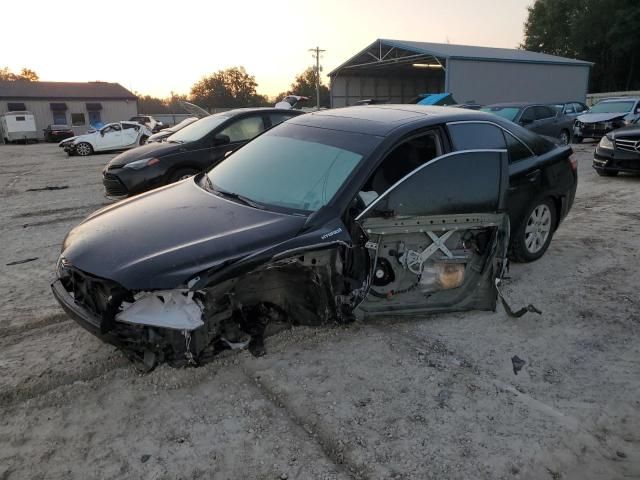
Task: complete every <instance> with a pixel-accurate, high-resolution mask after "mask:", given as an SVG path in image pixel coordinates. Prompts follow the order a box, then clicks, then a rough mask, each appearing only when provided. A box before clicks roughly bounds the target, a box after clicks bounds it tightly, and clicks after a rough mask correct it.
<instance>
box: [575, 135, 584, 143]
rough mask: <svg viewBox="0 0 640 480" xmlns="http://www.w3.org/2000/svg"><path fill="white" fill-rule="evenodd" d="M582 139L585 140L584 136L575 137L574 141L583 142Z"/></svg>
mask: <svg viewBox="0 0 640 480" xmlns="http://www.w3.org/2000/svg"><path fill="white" fill-rule="evenodd" d="M582 140H584V139H583V138H582V137H576V136H574V137H573V143H582Z"/></svg>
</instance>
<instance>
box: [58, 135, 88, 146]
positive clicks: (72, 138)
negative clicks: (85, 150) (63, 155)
mask: <svg viewBox="0 0 640 480" xmlns="http://www.w3.org/2000/svg"><path fill="white" fill-rule="evenodd" d="M80 137H82V135H76V136H75V137H69V138H65V139H64V140H62V141H61V142H60V143H58V146H61V145H62V144H64V143H73V142H75V141H76V140H77V139H78V138H80Z"/></svg>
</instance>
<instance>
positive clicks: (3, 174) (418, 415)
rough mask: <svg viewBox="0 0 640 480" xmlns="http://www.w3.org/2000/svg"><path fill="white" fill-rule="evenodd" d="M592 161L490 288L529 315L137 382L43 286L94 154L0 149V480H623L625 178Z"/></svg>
mask: <svg viewBox="0 0 640 480" xmlns="http://www.w3.org/2000/svg"><path fill="white" fill-rule="evenodd" d="M593 148H594V145H593V144H585V145H578V146H575V151H576V153H575V155H576V157H577V158H578V163H579V176H580V185H579V188H578V194H577V198H576V203H575V205H574V207H573V210H572V212H571V213H570V215H569V217H568V218H567V219H566V221H565V222H564V223H563V225H562V226H561V228H560V230H559V231H558V232H557V233H556V236H555V238H554V240H553V242H552V244H551V247H550V249H549V251H548V253H547V254H546V255H545V257H543V258H542V259H541V260H539V261H537V262H535V263H532V264H527V265H513V266H512V269H511V279H510V280H509V281H508V282H507V284H506V286H505V292H506V294H507V296H508V297H509V298H510V299H511V302H512V304H513V306H514V307H519V306H520V305H521V304H525V303H532V304H534V305H536V306H537V307H538V308H540V309H541V310H542V311H543V314H542V315H535V314H528V315H526V316H524V317H522V318H520V319H517V320H514V319H511V318H509V317H507V316H506V314H505V313H504V312H503V310H502V308H501V307H499V309H498V311H497V312H496V313H492V312H468V313H460V314H449V315H434V316H428V317H422V318H393V317H389V318H385V319H379V320H376V321H375V322H365V323H362V322H356V323H355V324H351V325H348V326H344V327H324V328H318V329H311V328H302V327H301V328H295V329H293V330H286V331H284V332H281V333H279V334H278V335H276V336H274V337H270V338H269V339H267V342H266V347H267V352H268V353H267V355H266V356H264V357H261V358H254V357H252V356H251V355H250V354H248V353H247V352H226V353H224V354H223V355H221V356H219V357H217V358H216V360H215V361H213V362H211V363H209V364H207V365H205V366H203V367H200V368H189V369H171V368H169V367H166V366H162V367H160V368H158V369H156V370H155V371H153V372H152V373H150V374H147V375H140V374H139V373H137V372H136V371H135V370H134V369H133V368H132V367H131V365H130V364H129V363H128V362H127V360H126V359H124V357H123V356H122V355H121V354H120V353H119V352H118V351H117V350H115V349H114V348H113V347H110V346H108V345H105V344H103V343H101V342H100V341H98V340H97V339H96V338H94V337H93V336H91V335H90V334H88V333H86V332H85V331H84V330H82V329H81V328H80V327H78V326H76V324H75V323H74V322H73V321H71V320H69V319H68V317H66V316H65V315H64V313H63V312H62V311H61V310H60V309H59V308H58V307H57V305H56V303H55V300H54V299H53V296H52V295H51V293H50V290H49V281H50V279H51V278H52V275H53V273H52V271H53V268H54V264H55V260H56V258H57V255H58V253H59V248H60V243H61V241H62V239H63V237H64V235H65V233H66V232H67V231H68V230H69V229H70V228H71V227H72V226H73V225H74V224H76V223H78V222H79V221H80V219H81V218H83V217H84V216H85V215H87V214H88V213H89V212H91V211H93V210H95V209H97V208H99V207H100V206H102V205H104V204H106V203H107V201H106V200H105V199H104V197H103V196H102V190H101V183H100V170H101V168H102V167H103V165H104V164H105V163H106V162H107V161H108V160H109V159H110V158H111V157H112V155H96V156H92V157H89V158H79V157H72V158H68V157H67V156H66V155H65V154H63V152H62V151H60V149H58V148H57V147H56V146H55V145H42V144H40V145H28V146H18V145H16V146H2V147H0V186H1V187H0V198H1V201H2V207H3V208H2V209H1V211H0V215H1V221H2V232H1V234H0V244H1V245H2V249H1V252H2V253H1V261H0V269H1V271H2V275H0V371H1V372H2V375H1V376H0V479H26V478H33V479H40V478H42V479H44V478H47V479H51V478H53V479H58V478H60V479H62V478H64V479H76V478H77V479H87V478H118V479H119V478H130V479H136V478H145V479H147V478H149V479H177V478H180V479H196V478H207V479H209V478H220V479H227V478H228V479H232V478H234V479H235V478H256V479H284V478H289V479H294V478H300V479H308V478H314V479H315V478H320V479H343V478H345V479H346V478H362V479H365V478H372V479H373V478H385V479H386V478H395V479H409V478H416V479H425V478H428V479H431V478H433V479H436V478H437V479H449V478H451V479H458V478H459V479H467V478H473V479H496V478H500V479H502V478H504V479H512V478H513V479H545V478H548V479H565V478H566V479H573V478H575V479H628V478H640V374H639V373H638V372H639V371H640V342H639V341H638V334H639V332H640V298H639V297H638V294H637V291H638V285H640V268H639V267H640V259H639V257H638V256H639V252H640V249H639V247H640V213H639V212H640V177H630V176H620V177H617V178H600V177H598V176H597V175H596V174H595V172H594V171H593V170H592V169H591V166H590V164H591V156H592V152H593ZM46 187H67V188H63V189H58V190H32V189H42V188H46ZM28 259H35V260H32V261H29V262H26V263H20V264H16V265H7V264H8V263H12V262H15V261H20V260H28ZM514 355H517V356H518V357H520V358H521V359H523V360H524V361H525V362H526V363H525V364H524V367H523V368H522V370H521V371H520V372H519V373H518V374H517V375H516V374H514V371H513V365H512V360H511V358H512V357H513V356H514Z"/></svg>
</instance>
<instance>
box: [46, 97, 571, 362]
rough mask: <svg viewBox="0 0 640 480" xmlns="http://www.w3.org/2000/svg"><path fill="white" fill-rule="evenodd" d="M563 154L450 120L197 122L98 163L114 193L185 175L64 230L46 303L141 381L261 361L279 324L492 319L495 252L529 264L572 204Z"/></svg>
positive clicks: (282, 116) (397, 116) (294, 115)
mask: <svg viewBox="0 0 640 480" xmlns="http://www.w3.org/2000/svg"><path fill="white" fill-rule="evenodd" d="M284 120H286V121H284ZM254 137H255V138H254ZM252 138H253V140H251V139H252ZM249 140H251V141H249ZM76 148H77V147H76ZM229 151H233V153H231V154H230V155H226V153H227V152H229ZM571 153H572V150H571V148H570V147H569V146H560V145H556V144H555V143H553V142H550V141H548V140H546V139H544V138H542V137H540V136H538V135H536V134H535V133H533V132H531V131H529V130H527V129H525V128H522V127H521V126H519V125H517V124H515V123H513V122H511V121H508V120H506V119H504V118H501V117H499V116H497V115H492V114H487V113H484V112H478V111H472V110H466V109H459V108H443V107H423V106H417V105H372V106H364V107H350V108H343V109H335V110H324V111H319V112H315V113H309V114H301V113H300V112H296V111H295V110H284V111H282V110H277V109H247V110H236V111H231V112H225V113H223V114H218V115H211V116H209V117H206V118H203V119H200V120H198V121H196V122H194V123H192V124H191V125H188V126H186V127H184V128H183V129H181V130H179V131H178V132H176V133H174V134H173V135H171V136H170V137H169V138H168V139H167V141H166V142H162V143H154V144H148V145H144V146H141V147H137V148H135V149H133V150H131V151H129V152H126V153H124V154H121V155H120V156H118V157H115V158H114V159H113V160H112V161H111V162H110V163H109V165H108V166H107V167H106V168H105V172H104V175H105V179H108V178H109V177H108V175H111V174H114V172H118V173H117V175H116V177H117V179H118V180H117V181H119V182H121V183H122V185H123V186H126V190H125V191H124V193H126V194H128V195H130V194H133V193H134V190H133V188H130V187H129V185H134V184H135V185H141V186H142V187H141V188H140V191H142V190H145V189H147V188H151V187H152V186H155V184H153V183H152V182H150V181H148V180H147V178H149V179H152V178H159V179H162V181H160V182H159V184H163V182H165V179H166V178H167V176H166V175H167V173H168V172H172V171H173V173H172V175H173V176H172V177H170V178H171V179H174V180H175V179H176V177H178V178H179V177H180V175H177V174H176V172H179V171H180V169H181V168H183V167H182V166H183V165H187V163H188V162H193V163H192V164H191V165H192V167H190V168H192V170H191V171H190V172H189V174H191V173H195V172H196V171H198V173H196V175H193V176H187V175H184V176H187V178H183V179H182V180H178V181H176V182H174V183H171V184H169V185H167V186H165V187H163V188H157V189H154V190H152V191H149V192H147V193H144V194H142V195H136V196H134V197H133V198H131V199H129V200H127V201H124V202H118V203H115V204H113V205H111V206H108V207H106V208H103V209H102V210H99V211H98V212H95V213H94V214H92V215H91V216H90V217H88V218H87V219H86V220H84V221H83V222H82V223H81V224H80V225H78V226H77V227H76V228H74V229H73V230H72V231H71V232H70V233H69V234H68V235H67V237H66V238H65V240H64V243H63V246H62V252H61V255H60V259H59V261H58V264H57V280H56V281H55V282H54V283H53V285H52V289H53V293H54V295H55V297H56V298H57V300H58V302H59V303H60V304H61V305H62V307H63V308H64V309H65V310H66V311H67V312H68V313H69V315H71V316H72V317H73V318H74V319H75V320H76V321H77V322H78V323H80V324H81V325H82V326H84V327H85V328H87V329H88V330H89V331H91V332H93V333H94V334H96V335H97V336H99V337H101V338H103V339H104V340H106V341H108V342H111V343H114V344H116V345H118V346H120V347H121V348H123V349H124V350H126V351H127V353H128V354H129V356H130V358H135V359H138V361H139V362H140V363H141V364H144V365H145V367H147V368H152V367H153V366H154V365H155V364H157V363H158V362H162V361H169V362H171V363H173V364H176V365H181V364H188V363H197V362H198V361H199V359H200V358H201V357H202V356H208V355H210V354H212V353H215V352H216V351H217V350H219V349H221V348H223V347H225V346H227V345H232V346H237V345H243V344H244V345H246V344H247V342H248V341H249V340H250V343H249V347H250V348H253V350H254V351H258V352H259V351H260V349H261V346H262V335H263V333H264V329H265V328H266V325H267V324H268V322H269V321H272V320H276V319H277V320H282V319H288V321H290V322H292V323H297V324H313V325H317V324H320V323H325V322H333V321H343V320H345V319H348V318H351V317H352V316H353V314H354V311H355V310H356V309H358V310H359V311H360V312H363V314H364V315H379V314H388V313H390V312H392V313H413V314H415V313H425V312H436V311H450V310H467V309H489V310H491V309H495V307H496V303H497V297H498V291H497V288H496V281H497V280H499V279H500V278H501V277H502V275H503V273H504V271H505V267H506V260H505V259H506V255H507V254H508V252H509V250H510V251H511V253H512V256H513V257H515V258H517V259H519V260H524V261H531V260H535V259H537V258H539V257H540V256H541V255H542V254H543V253H544V252H545V250H546V249H547V247H548V245H549V243H550V241H551V238H552V236H553V233H554V231H555V230H556V229H557V228H558V226H559V224H560V222H561V220H562V219H563V218H564V217H565V216H566V215H567V212H568V211H569V209H570V208H571V206H572V203H573V200H574V196H575V192H576V186H577V173H576V163H575V162H574V161H573V160H572V159H571ZM172 166H173V170H172ZM176 167H178V168H176ZM125 170H128V172H125ZM124 175H130V176H127V177H125V176H124ZM136 175H137V177H136ZM126 179H133V180H132V181H131V183H125V182H129V181H130V180H126ZM105 186H106V188H107V190H108V189H109V188H111V185H110V184H108V183H107V184H105ZM247 339H249V340H247Z"/></svg>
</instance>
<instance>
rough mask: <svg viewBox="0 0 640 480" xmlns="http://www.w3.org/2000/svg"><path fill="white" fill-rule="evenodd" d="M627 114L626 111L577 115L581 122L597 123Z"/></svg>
mask: <svg viewBox="0 0 640 480" xmlns="http://www.w3.org/2000/svg"><path fill="white" fill-rule="evenodd" d="M627 115H628V114H627V113H620V112H618V113H585V114H583V115H580V116H578V121H579V122H582V123H598V122H608V121H610V120H615V119H616V118H624V117H626V116H627Z"/></svg>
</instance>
